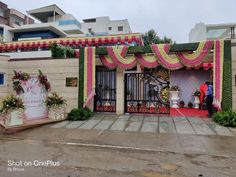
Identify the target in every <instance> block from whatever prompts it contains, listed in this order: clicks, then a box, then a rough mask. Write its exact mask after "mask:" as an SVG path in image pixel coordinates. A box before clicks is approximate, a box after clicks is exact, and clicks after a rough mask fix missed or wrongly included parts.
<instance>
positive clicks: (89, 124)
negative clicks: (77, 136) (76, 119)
mask: <svg viewBox="0 0 236 177" xmlns="http://www.w3.org/2000/svg"><path fill="white" fill-rule="evenodd" d="M100 121H101V120H96V119H90V120H88V121H87V122H85V123H84V124H82V125H81V126H80V127H79V129H92V128H93V127H95V126H96V125H97V124H98V123H99V122H100Z"/></svg>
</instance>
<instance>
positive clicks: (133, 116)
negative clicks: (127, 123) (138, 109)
mask: <svg viewBox="0 0 236 177" xmlns="http://www.w3.org/2000/svg"><path fill="white" fill-rule="evenodd" d="M143 118H144V116H143V115H132V116H131V117H130V120H131V121H138V122H140V121H141V122H142V121H143Z"/></svg>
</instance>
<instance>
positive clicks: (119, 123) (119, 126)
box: [110, 118, 128, 131]
mask: <svg viewBox="0 0 236 177" xmlns="http://www.w3.org/2000/svg"><path fill="white" fill-rule="evenodd" d="M127 123H128V120H125V119H120V118H118V119H117V120H116V121H115V122H114V124H113V125H112V126H111V128H110V130H118V131H123V130H124V129H125V126H126V124H127Z"/></svg>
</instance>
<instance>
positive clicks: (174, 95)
mask: <svg viewBox="0 0 236 177" xmlns="http://www.w3.org/2000/svg"><path fill="white" fill-rule="evenodd" d="M179 99H180V98H179V91H170V101H171V103H172V104H171V107H172V108H179V106H178V101H179Z"/></svg>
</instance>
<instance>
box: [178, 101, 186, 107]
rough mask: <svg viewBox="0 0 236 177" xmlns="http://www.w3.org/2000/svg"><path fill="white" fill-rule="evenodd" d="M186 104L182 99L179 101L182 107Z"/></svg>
mask: <svg viewBox="0 0 236 177" xmlns="http://www.w3.org/2000/svg"><path fill="white" fill-rule="evenodd" d="M184 105H185V103H184V101H183V100H181V101H180V102H179V107H180V108H184Z"/></svg>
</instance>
